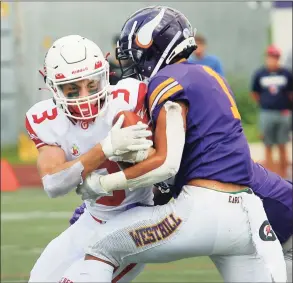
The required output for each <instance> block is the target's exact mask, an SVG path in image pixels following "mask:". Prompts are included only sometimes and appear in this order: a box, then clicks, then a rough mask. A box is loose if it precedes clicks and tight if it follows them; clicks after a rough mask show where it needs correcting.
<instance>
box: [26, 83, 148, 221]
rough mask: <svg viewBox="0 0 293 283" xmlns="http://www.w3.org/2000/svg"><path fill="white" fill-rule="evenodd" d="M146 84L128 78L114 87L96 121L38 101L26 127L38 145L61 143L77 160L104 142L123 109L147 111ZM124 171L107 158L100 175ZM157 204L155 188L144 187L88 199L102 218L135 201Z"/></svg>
mask: <svg viewBox="0 0 293 283" xmlns="http://www.w3.org/2000/svg"><path fill="white" fill-rule="evenodd" d="M145 94H146V85H145V84H144V83H142V82H140V81H137V80H135V79H131V78H129V79H125V80H122V81H120V82H119V83H118V84H117V85H115V86H112V90H111V95H110V97H109V105H108V107H107V109H106V111H105V112H104V113H103V114H101V116H98V117H97V118H96V119H95V120H94V122H90V123H88V122H81V121H78V122H73V121H71V120H70V119H69V118H68V117H67V116H66V115H65V114H64V112H63V111H62V110H61V109H59V108H57V107H56V105H55V103H54V101H53V99H48V100H43V101H40V102H38V103H36V104H35V105H34V106H33V107H31V108H30V109H29V110H28V112H27V113H26V128H27V130H28V133H29V135H30V137H31V139H32V140H33V141H34V143H35V145H36V147H37V148H40V147H41V146H44V145H56V146H60V147H61V148H62V149H63V150H64V152H65V154H66V159H67V161H71V160H74V159H75V158H77V157H79V156H80V155H81V154H84V153H86V152H88V151H89V150H90V149H91V148H93V147H94V146H95V145H96V144H98V143H100V142H101V141H102V140H103V139H104V138H106V136H107V134H108V133H109V131H110V130H111V128H112V123H113V119H114V118H115V117H116V115H117V114H118V113H119V112H120V111H125V110H126V111H134V112H136V113H139V114H140V116H142V115H141V114H144V113H145V111H144V96H145ZM117 171H120V168H119V166H118V164H117V163H116V162H113V161H109V160H107V161H106V162H105V163H104V164H103V165H102V166H100V167H99V168H97V172H98V173H100V174H108V173H114V172H117ZM138 202H139V203H142V204H146V205H151V204H153V193H152V188H146V189H143V190H135V191H133V192H130V191H129V190H117V191H114V192H113V193H112V196H107V197H102V198H99V199H97V200H96V201H95V202H90V201H86V206H87V209H88V211H89V212H90V213H91V215H92V216H94V217H95V218H97V219H99V220H103V221H107V220H108V219H110V218H112V217H113V216H115V215H117V214H118V213H121V212H122V211H125V210H126V209H127V207H128V206H129V205H131V204H134V203H138Z"/></svg>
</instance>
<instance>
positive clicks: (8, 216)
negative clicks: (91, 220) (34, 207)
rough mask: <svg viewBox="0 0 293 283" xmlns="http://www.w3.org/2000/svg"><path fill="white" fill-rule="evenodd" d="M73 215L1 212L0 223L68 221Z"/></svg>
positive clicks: (60, 212) (62, 213)
mask: <svg viewBox="0 0 293 283" xmlns="http://www.w3.org/2000/svg"><path fill="white" fill-rule="evenodd" d="M72 214H73V211H72V212H68V211H52V212H44V211H31V212H2V213H1V221H19V220H28V221H29V220H32V219H69V218H70V217H71V216H72Z"/></svg>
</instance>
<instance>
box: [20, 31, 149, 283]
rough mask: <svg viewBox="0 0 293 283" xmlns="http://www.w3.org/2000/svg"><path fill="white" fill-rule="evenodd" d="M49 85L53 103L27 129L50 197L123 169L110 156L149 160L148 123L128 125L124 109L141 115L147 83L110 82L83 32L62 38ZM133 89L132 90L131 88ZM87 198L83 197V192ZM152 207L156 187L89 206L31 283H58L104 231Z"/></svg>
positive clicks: (134, 270)
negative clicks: (129, 213) (135, 210)
mask: <svg viewBox="0 0 293 283" xmlns="http://www.w3.org/2000/svg"><path fill="white" fill-rule="evenodd" d="M44 70H45V81H46V84H47V86H48V87H49V88H50V90H51V91H52V93H53V98H52V99H48V100H44V101H40V102H38V103H36V104H35V105H34V106H32V107H31V108H30V109H29V110H28V111H27V113H26V128H27V131H28V133H29V135H30V137H31V139H32V140H33V141H34V143H35V145H36V147H37V148H38V151H39V156H38V161H37V165H38V170H39V174H40V176H41V178H42V183H43V187H44V190H45V191H46V193H47V194H48V196H49V197H51V198H55V197H59V196H64V195H66V194H67V193H69V192H71V191H73V190H75V189H76V188H77V186H78V185H79V184H80V183H84V184H85V183H88V184H91V182H92V179H91V177H90V175H89V173H91V172H93V171H95V170H96V172H99V173H100V174H108V173H114V172H117V171H119V170H120V168H119V166H118V165H117V163H116V162H113V161H110V160H109V158H113V157H116V158H117V157H119V158H120V160H124V159H123V158H126V159H127V160H128V161H130V162H138V161H141V160H144V159H145V158H146V157H147V155H148V151H149V149H150V147H151V146H152V142H151V141H150V140H147V139H146V137H148V136H150V135H151V132H150V131H149V130H147V127H148V126H147V125H146V124H144V123H139V124H137V125H134V126H130V127H125V128H121V125H122V123H123V119H124V117H123V115H122V116H120V118H119V119H118V121H117V122H116V123H115V125H114V126H112V124H113V119H114V117H115V116H116V115H117V113H118V112H120V111H121V110H131V111H134V112H138V111H140V112H141V110H142V109H141V108H142V107H143V104H144V103H143V98H144V95H145V93H146V85H145V84H144V83H142V82H139V81H136V80H134V79H131V78H130V79H126V80H123V81H121V82H119V83H118V84H117V85H116V86H114V87H112V88H111V87H110V85H109V65H108V62H107V60H105V58H104V56H103V54H102V52H101V50H100V49H99V47H98V46H97V45H96V44H95V43H93V42H92V41H90V40H88V39H86V38H84V37H81V36H79V35H70V36H65V37H62V38H61V39H59V40H57V41H55V42H54V43H53V45H52V46H51V48H50V49H49V50H48V53H47V54H46V57H45V63H44ZM129 85H131V88H129ZM79 193H82V192H79ZM138 205H143V206H152V205H153V193H152V188H151V187H150V188H148V189H145V190H138V191H134V192H130V191H129V190H119V189H118V190H116V191H115V192H113V194H111V195H107V196H105V197H103V196H102V197H99V198H95V199H93V200H91V201H86V207H87V210H86V213H84V215H82V217H81V218H80V219H79V221H78V222H77V223H76V224H75V225H73V226H71V227H69V228H68V229H67V230H66V231H64V232H63V233H62V234H60V235H59V236H58V237H57V238H55V239H54V240H53V241H51V242H50V243H49V245H48V246H47V247H46V248H45V250H44V251H43V253H42V254H41V256H40V257H39V259H38V260H37V262H36V263H35V265H34V267H33V269H32V271H31V273H30V279H29V282H57V281H59V279H60V278H61V276H62V274H63V273H64V271H65V270H66V269H67V268H68V267H69V266H70V265H71V264H72V263H73V262H74V261H76V260H79V259H80V258H82V257H83V255H84V248H85V245H86V243H87V241H88V239H89V238H90V237H91V236H92V235H93V233H94V232H96V231H97V230H98V228H99V226H100V225H101V224H103V223H105V222H106V221H107V220H109V219H111V218H113V217H115V216H116V215H117V214H119V213H121V212H123V211H125V210H127V209H128V208H130V207H133V206H138ZM142 268H143V265H142V264H131V265H126V266H120V267H119V268H117V269H116V270H115V272H114V275H113V282H118V281H126V282H129V281H131V280H132V278H134V277H135V276H136V275H137V274H138V273H139V272H140V271H141V270H142Z"/></svg>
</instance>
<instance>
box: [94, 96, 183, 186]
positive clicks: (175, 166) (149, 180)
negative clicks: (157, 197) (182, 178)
mask: <svg viewBox="0 0 293 283" xmlns="http://www.w3.org/2000/svg"><path fill="white" fill-rule="evenodd" d="M187 111H188V107H187V106H186V105H185V103H183V102H171V101H168V102H166V103H165V104H164V106H163V107H162V108H161V110H160V112H159V115H158V119H157V121H156V129H155V139H154V144H155V148H156V151H155V153H154V154H153V155H152V156H151V157H149V158H148V159H146V160H145V161H142V162H140V163H138V164H136V165H134V166H131V167H129V168H127V169H125V170H124V171H121V172H117V173H114V174H110V175H108V176H102V177H100V185H101V187H102V189H103V190H105V191H106V192H111V191H113V190H116V189H121V188H123V189H132V190H133V189H137V188H144V187H147V186H150V185H153V184H155V183H158V182H161V181H165V180H166V179H169V178H171V177H173V176H175V175H176V174H177V172H178V170H179V167H180V163H181V158H182V153H183V148H184V143H185V127H186V115H187Z"/></svg>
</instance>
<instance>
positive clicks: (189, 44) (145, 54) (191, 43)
mask: <svg viewBox="0 0 293 283" xmlns="http://www.w3.org/2000/svg"><path fill="white" fill-rule="evenodd" d="M195 49H196V43H195V40H194V35H193V30H192V26H191V24H190V22H189V21H188V20H187V18H186V17H185V16H184V15H183V14H182V13H181V12H179V11H177V10H174V9H172V8H169V7H165V6H152V7H147V8H143V9H141V10H139V11H137V12H136V13H134V14H133V15H131V16H130V17H129V18H128V20H127V21H126V23H125V24H124V26H123V28H122V31H121V34H120V38H119V40H118V42H117V48H116V58H117V60H118V61H119V63H120V67H121V70H122V78H126V77H130V76H132V77H133V76H136V77H138V78H139V79H143V78H151V77H153V76H154V75H155V74H156V73H157V72H158V71H159V70H160V69H162V68H163V67H164V66H166V65H168V64H172V63H174V62H175V61H178V60H180V59H183V58H188V57H189V55H190V54H191V53H192V52H193V51H194V50H195ZM125 62H126V63H125Z"/></svg>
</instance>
